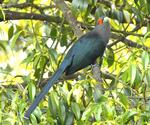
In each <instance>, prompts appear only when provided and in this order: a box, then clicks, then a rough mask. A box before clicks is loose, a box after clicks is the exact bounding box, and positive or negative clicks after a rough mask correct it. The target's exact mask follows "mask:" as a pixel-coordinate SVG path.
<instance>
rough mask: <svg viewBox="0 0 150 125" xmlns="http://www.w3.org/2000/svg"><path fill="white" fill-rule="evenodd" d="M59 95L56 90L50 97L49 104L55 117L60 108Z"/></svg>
mask: <svg viewBox="0 0 150 125" xmlns="http://www.w3.org/2000/svg"><path fill="white" fill-rule="evenodd" d="M58 102H59V101H58V96H57V93H56V92H54V91H53V92H51V94H50V96H49V98H48V106H49V109H50V111H51V113H52V114H53V117H55V118H56V116H57V109H58V105H57V104H58Z"/></svg>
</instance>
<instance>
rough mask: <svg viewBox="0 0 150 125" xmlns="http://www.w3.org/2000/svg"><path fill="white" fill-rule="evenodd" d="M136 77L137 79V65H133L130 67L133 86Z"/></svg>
mask: <svg viewBox="0 0 150 125" xmlns="http://www.w3.org/2000/svg"><path fill="white" fill-rule="evenodd" d="M135 77H136V64H131V66H130V81H131V85H132V84H133V83H134V80H135Z"/></svg>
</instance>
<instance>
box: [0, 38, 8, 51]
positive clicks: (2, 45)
mask: <svg viewBox="0 0 150 125" xmlns="http://www.w3.org/2000/svg"><path fill="white" fill-rule="evenodd" d="M4 42H5V41H2V40H0V48H1V49H2V50H3V51H4V52H7V50H6V46H5V44H4Z"/></svg>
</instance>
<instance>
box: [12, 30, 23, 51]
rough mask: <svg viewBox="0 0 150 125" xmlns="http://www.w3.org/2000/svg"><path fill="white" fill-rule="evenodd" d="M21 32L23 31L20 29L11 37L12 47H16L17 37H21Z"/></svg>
mask: <svg viewBox="0 0 150 125" xmlns="http://www.w3.org/2000/svg"><path fill="white" fill-rule="evenodd" d="M21 32H22V31H19V32H17V33H15V34H14V35H13V37H12V38H11V39H10V47H11V48H14V46H15V43H16V41H17V39H18V37H19V35H20V33H21Z"/></svg>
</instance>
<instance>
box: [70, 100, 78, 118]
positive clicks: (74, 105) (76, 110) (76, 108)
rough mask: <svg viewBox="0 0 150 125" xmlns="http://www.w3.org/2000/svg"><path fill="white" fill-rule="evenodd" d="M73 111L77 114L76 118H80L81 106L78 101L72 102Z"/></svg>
mask: <svg viewBox="0 0 150 125" xmlns="http://www.w3.org/2000/svg"><path fill="white" fill-rule="evenodd" d="M71 107H72V111H73V113H74V114H75V116H76V118H77V119H79V118H80V107H79V105H78V104H77V103H74V102H72V103H71Z"/></svg>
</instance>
